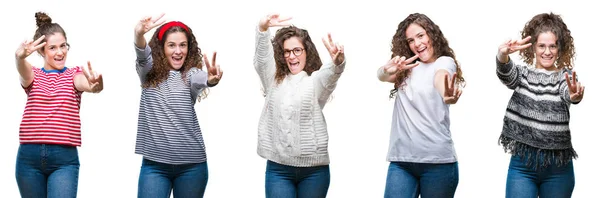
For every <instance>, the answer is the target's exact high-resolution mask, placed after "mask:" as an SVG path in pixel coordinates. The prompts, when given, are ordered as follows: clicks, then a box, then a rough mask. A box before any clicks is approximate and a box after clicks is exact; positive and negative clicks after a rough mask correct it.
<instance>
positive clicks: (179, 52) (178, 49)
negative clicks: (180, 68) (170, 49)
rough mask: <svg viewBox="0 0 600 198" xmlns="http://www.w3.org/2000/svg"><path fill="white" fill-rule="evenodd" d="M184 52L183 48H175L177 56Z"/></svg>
mask: <svg viewBox="0 0 600 198" xmlns="http://www.w3.org/2000/svg"><path fill="white" fill-rule="evenodd" d="M182 52H183V49H182V47H179V46H178V47H176V48H175V53H176V54H181V53H182Z"/></svg>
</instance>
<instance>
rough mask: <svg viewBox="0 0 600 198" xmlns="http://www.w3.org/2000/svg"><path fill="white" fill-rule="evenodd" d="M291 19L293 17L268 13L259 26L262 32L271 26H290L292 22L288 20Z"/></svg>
mask: <svg viewBox="0 0 600 198" xmlns="http://www.w3.org/2000/svg"><path fill="white" fill-rule="evenodd" d="M290 19H292V17H280V15H279V14H270V15H267V17H264V18H262V19H260V22H259V23H258V27H259V29H260V31H261V32H264V31H267V29H269V27H276V26H289V25H291V24H290V23H289V22H287V21H289V20H290Z"/></svg>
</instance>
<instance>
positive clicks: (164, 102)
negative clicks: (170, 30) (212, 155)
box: [135, 45, 208, 164]
mask: <svg viewBox="0 0 600 198" xmlns="http://www.w3.org/2000/svg"><path fill="white" fill-rule="evenodd" d="M135 49H136V55H137V60H136V69H137V72H138V75H139V77H140V82H141V83H142V84H143V83H144V82H145V81H146V74H148V72H149V71H150V69H151V68H152V60H153V59H152V56H151V51H150V47H149V46H148V45H146V48H145V49H139V48H137V47H135ZM182 75H186V79H187V80H185V81H184V80H183V79H182ZM207 79H208V77H207V74H206V72H204V71H202V70H199V69H197V68H192V69H190V70H189V71H188V72H187V73H186V74H182V73H181V72H180V71H170V73H169V77H168V78H167V80H165V81H163V82H161V83H160V84H159V85H158V86H157V87H149V88H143V89H142V96H141V99H140V109H139V115H138V130H137V139H136V145H135V153H136V154H141V155H143V156H144V158H145V159H148V160H152V161H156V162H160V163H166V164H188V163H202V162H205V161H206V152H205V148H204V140H203V139H202V132H201V130H200V125H199V124H198V118H197V116H196V110H195V109H194V104H196V98H197V97H198V95H199V94H200V93H201V92H202V90H203V89H204V88H206V87H207Z"/></svg>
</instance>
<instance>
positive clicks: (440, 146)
mask: <svg viewBox="0 0 600 198" xmlns="http://www.w3.org/2000/svg"><path fill="white" fill-rule="evenodd" d="M391 51H392V57H391V59H390V60H389V61H388V63H387V64H385V65H384V66H381V67H380V68H379V70H378V77H379V80H381V81H383V82H389V83H394V89H392V91H391V92H390V98H394V97H395V104H394V112H393V117H392V129H391V135H390V143H389V150H388V155H387V160H388V161H389V162H390V165H389V168H388V175H387V181H386V187H385V197H419V195H421V197H423V198H428V197H453V196H454V192H455V190H456V187H457V185H458V163H457V159H456V153H455V151H454V144H453V141H452V137H451V134H450V112H449V105H450V104H455V103H456V102H457V100H458V99H459V97H460V95H461V93H462V91H461V89H459V87H460V86H461V85H464V78H463V77H462V71H461V69H460V65H459V64H458V62H457V61H456V58H455V55H454V51H453V50H452V48H450V46H449V45H448V41H447V40H446V38H445V37H444V34H443V33H442V31H441V30H440V28H439V27H438V26H437V25H436V24H435V23H433V21H432V20H431V19H429V18H428V17H427V16H425V15H424V14H420V13H414V14H410V15H409V16H408V17H407V18H406V19H404V20H403V21H402V22H400V24H399V25H398V29H397V30H396V34H395V35H394V37H393V38H392V50H391ZM407 57H408V58H407ZM450 76H452V77H450ZM449 79H451V80H449Z"/></svg>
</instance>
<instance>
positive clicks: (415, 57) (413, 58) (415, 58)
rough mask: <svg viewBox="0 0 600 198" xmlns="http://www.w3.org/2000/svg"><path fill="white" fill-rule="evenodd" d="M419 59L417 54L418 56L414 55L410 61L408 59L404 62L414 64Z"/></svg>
mask: <svg viewBox="0 0 600 198" xmlns="http://www.w3.org/2000/svg"><path fill="white" fill-rule="evenodd" d="M417 58H419V55H418V54H416V55H414V56H413V57H410V58H409V59H407V60H406V61H402V62H406V63H412V62H414V61H415V60H417Z"/></svg>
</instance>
